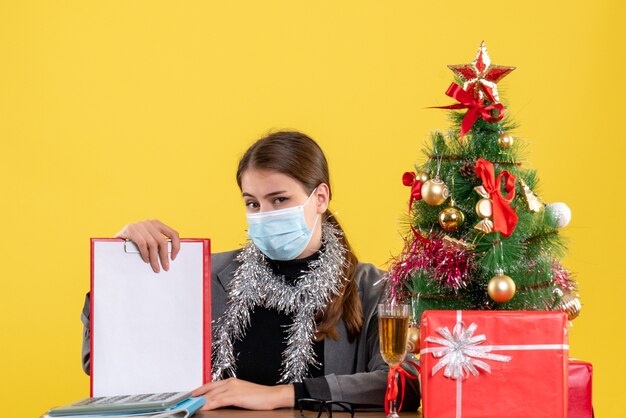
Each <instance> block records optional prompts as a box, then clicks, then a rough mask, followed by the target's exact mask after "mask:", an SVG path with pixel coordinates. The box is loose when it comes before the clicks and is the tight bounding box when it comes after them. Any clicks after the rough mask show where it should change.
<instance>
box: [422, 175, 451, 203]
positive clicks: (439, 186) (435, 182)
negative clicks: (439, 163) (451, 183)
mask: <svg viewBox="0 0 626 418" xmlns="http://www.w3.org/2000/svg"><path fill="white" fill-rule="evenodd" d="M449 194H450V192H449V191H448V186H446V184H445V183H444V182H443V181H442V180H441V179H440V178H438V177H435V178H434V179H430V180H427V181H425V182H424V184H423V185H422V200H423V201H424V202H426V203H428V204H429V205H431V206H439V205H441V204H442V203H443V202H445V201H446V199H447V198H448V195H449Z"/></svg>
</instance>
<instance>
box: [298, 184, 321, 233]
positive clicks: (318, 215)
mask: <svg viewBox="0 0 626 418" xmlns="http://www.w3.org/2000/svg"><path fill="white" fill-rule="evenodd" d="M318 187H319V186H316V187H315V189H313V191H312V192H311V194H310V195H309V197H307V199H306V202H304V205H302V206H303V207H304V206H306V204H307V203H309V199H311V197H312V196H313V195H314V194H315V191H316V190H317V188H318ZM319 217H320V214H319V213H318V214H317V216H316V217H315V222H313V226H312V227H311V232H312V231H313V230H314V229H315V226H316V225H317V221H318V220H319ZM307 228H308V227H307ZM307 245H308V244H307Z"/></svg>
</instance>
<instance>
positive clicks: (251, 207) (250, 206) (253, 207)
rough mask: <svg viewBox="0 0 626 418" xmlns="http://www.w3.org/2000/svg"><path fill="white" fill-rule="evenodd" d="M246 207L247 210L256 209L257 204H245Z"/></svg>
mask: <svg viewBox="0 0 626 418" xmlns="http://www.w3.org/2000/svg"><path fill="white" fill-rule="evenodd" d="M246 207H247V208H248V209H257V208H258V207H259V204H258V203H257V202H246Z"/></svg>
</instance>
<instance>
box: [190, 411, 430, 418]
mask: <svg viewBox="0 0 626 418" xmlns="http://www.w3.org/2000/svg"><path fill="white" fill-rule="evenodd" d="M304 415H305V417H307V418H308V417H311V418H316V416H317V413H316V412H312V411H305V413H304ZM354 416H355V417H380V418H384V417H385V413H384V412H382V411H381V412H358V411H357V412H355V413H354ZM209 417H221V418H229V417H237V418H245V417H248V418H252V417H254V418H300V411H299V410H296V409H276V410H274V411H247V410H243V409H216V410H214V411H199V412H196V414H195V415H194V418H209ZM326 417H327V415H326V414H322V418H326ZM334 417H337V418H345V417H350V414H347V413H345V412H333V418H334ZM421 417H422V414H421V413H419V412H401V413H400V418H421Z"/></svg>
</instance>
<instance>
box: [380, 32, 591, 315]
mask: <svg viewBox="0 0 626 418" xmlns="http://www.w3.org/2000/svg"><path fill="white" fill-rule="evenodd" d="M449 68H450V69H451V70H452V71H453V72H454V73H455V75H456V77H457V79H456V82H455V83H452V84H451V85H450V87H449V88H448V91H447V92H446V94H447V95H448V96H449V97H451V98H453V99H455V100H456V101H457V102H458V103H456V104H452V105H449V106H442V107H441V108H444V109H450V110H451V123H452V126H451V128H450V130H448V131H447V132H446V133H442V132H435V133H433V134H432V135H431V141H430V144H429V145H428V146H427V147H426V149H425V150H424V153H425V155H426V160H425V162H424V163H422V164H420V165H416V167H415V172H407V173H405V174H404V176H403V178H402V181H403V183H404V185H405V186H408V187H410V190H411V192H410V202H409V224H410V231H409V232H408V233H407V237H406V239H405V247H404V249H403V251H402V253H401V254H400V255H398V256H397V257H395V258H394V259H393V260H392V263H391V266H390V268H389V273H388V284H389V285H390V292H391V293H390V297H391V298H392V299H395V300H406V299H407V298H410V299H411V300H412V302H413V317H414V319H415V320H416V321H419V318H420V317H421V314H422V312H423V311H424V310H432V309H478V310H495V309H509V310H562V311H565V312H566V313H567V315H568V317H569V319H570V320H572V319H574V318H575V317H576V316H577V315H578V313H579V312H580V301H579V299H578V294H577V288H576V282H575V280H574V279H573V278H572V275H571V273H570V272H569V271H568V270H567V269H565V268H564V267H563V266H562V264H561V262H560V261H559V260H560V258H562V257H563V255H564V251H565V244H564V242H563V237H562V236H561V235H560V234H559V229H560V228H562V227H564V226H566V225H567V224H568V223H569V221H570V218H571V212H570V210H569V208H568V207H567V205H565V204H564V203H554V204H545V203H543V202H542V200H541V199H540V197H539V196H538V195H537V194H535V192H534V190H536V189H537V187H538V177H537V173H536V171H535V170H533V169H531V168H529V167H527V166H526V165H525V164H524V162H523V150H524V145H525V144H524V143H523V141H522V140H521V139H520V138H518V137H517V136H513V135H512V133H511V131H512V130H513V129H514V128H515V125H514V122H513V121H512V120H511V118H509V117H508V116H507V112H506V108H505V107H504V105H503V104H502V103H501V102H500V97H499V95H498V89H497V83H498V82H499V81H500V80H501V79H502V78H503V77H505V76H506V75H508V74H509V73H510V72H511V71H513V70H514V69H515V67H507V66H499V65H494V64H491V61H490V58H489V55H488V54H487V49H486V47H485V43H484V42H483V43H482V44H481V46H480V48H479V50H478V54H477V55H476V58H475V59H474V61H473V62H472V63H471V64H464V65H451V66H449ZM407 229H408V228H407Z"/></svg>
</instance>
